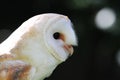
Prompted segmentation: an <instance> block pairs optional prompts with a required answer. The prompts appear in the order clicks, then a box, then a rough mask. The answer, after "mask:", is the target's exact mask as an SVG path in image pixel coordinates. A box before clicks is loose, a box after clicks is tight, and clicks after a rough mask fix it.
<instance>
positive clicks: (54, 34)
mask: <svg viewBox="0 0 120 80" xmlns="http://www.w3.org/2000/svg"><path fill="white" fill-rule="evenodd" d="M41 20H42V23H41V21H40V22H39V24H42V25H44V28H43V29H42V30H43V36H42V37H43V39H44V40H43V41H44V43H45V46H46V48H47V50H48V51H49V53H50V54H51V55H52V56H54V57H55V58H56V59H57V60H60V61H65V60H66V59H67V58H68V56H69V55H72V54H73V47H72V46H74V45H77V39H76V35H75V32H74V30H73V28H72V23H71V21H70V20H69V19H68V17H66V16H63V15H59V14H43V15H42V17H41ZM44 20H45V21H46V22H45V23H44V22H43V21H44ZM39 24H38V27H39ZM40 32H41V31H40Z"/></svg>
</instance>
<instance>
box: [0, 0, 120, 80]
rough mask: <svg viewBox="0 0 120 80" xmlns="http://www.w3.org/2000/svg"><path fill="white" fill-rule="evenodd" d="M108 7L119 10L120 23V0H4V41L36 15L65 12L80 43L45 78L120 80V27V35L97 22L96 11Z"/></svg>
mask: <svg viewBox="0 0 120 80" xmlns="http://www.w3.org/2000/svg"><path fill="white" fill-rule="evenodd" d="M104 7H109V8H111V9H113V10H114V11H115V12H116V15H117V22H116V23H117V26H120V24H119V16H120V1H119V0H1V1H0V42H2V41H3V40H4V39H6V38H7V37H8V35H10V33H11V32H13V31H14V30H15V29H16V28H18V27H19V26H20V25H21V24H22V22H24V21H25V20H27V19H28V18H30V17H32V16H34V15H37V14H41V13H59V14H64V15H67V16H68V17H69V18H70V19H71V21H72V22H73V24H74V26H75V30H76V33H77V36H78V40H79V46H78V47H75V54H74V55H73V56H72V57H70V58H69V59H68V60H67V61H66V62H64V63H62V64H61V65H59V66H58V67H57V68H56V70H55V71H54V72H53V74H52V75H51V76H50V77H49V78H47V79H45V80H90V79H95V80H120V65H118V62H117V59H116V56H117V54H118V51H119V49H120V33H119V30H117V34H114V33H115V32H116V31H115V30H114V31H113V32H112V31H109V30H106V31H105V30H101V29H98V28H97V27H96V25H95V22H94V18H95V15H96V13H97V12H98V11H99V10H100V9H102V8H104ZM113 26H116V25H113Z"/></svg>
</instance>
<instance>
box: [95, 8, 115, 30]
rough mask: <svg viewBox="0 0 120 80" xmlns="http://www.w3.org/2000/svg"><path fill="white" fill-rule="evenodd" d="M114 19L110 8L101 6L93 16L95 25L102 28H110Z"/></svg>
mask: <svg viewBox="0 0 120 80" xmlns="http://www.w3.org/2000/svg"><path fill="white" fill-rule="evenodd" d="M115 20H116V15H115V13H114V11H113V10H112V9H110V8H103V9H102V10H100V11H99V12H98V13H97V15H96V17H95V23H96V25H97V27H98V28H100V29H104V30H106V29H109V28H111V27H112V25H113V24H114V23H115Z"/></svg>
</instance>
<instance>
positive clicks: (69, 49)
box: [63, 45, 74, 56]
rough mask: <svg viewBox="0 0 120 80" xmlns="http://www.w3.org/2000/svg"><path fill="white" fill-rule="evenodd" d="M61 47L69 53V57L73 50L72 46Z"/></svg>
mask: <svg viewBox="0 0 120 80" xmlns="http://www.w3.org/2000/svg"><path fill="white" fill-rule="evenodd" d="M63 47H64V49H65V50H66V51H67V52H68V53H69V55H70V56H71V55H72V54H73V52H74V49H73V47H72V45H64V46H63Z"/></svg>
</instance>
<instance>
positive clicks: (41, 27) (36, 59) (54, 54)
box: [0, 13, 77, 80]
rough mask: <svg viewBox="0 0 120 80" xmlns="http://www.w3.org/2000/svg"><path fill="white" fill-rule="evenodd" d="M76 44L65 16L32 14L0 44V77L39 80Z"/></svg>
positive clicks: (67, 54)
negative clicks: (32, 15)
mask: <svg viewBox="0 0 120 80" xmlns="http://www.w3.org/2000/svg"><path fill="white" fill-rule="evenodd" d="M76 45H77V38H76V34H75V31H74V30H73V27H72V23H71V21H70V19H69V18H68V17H67V16H65V15H62V14H55V13H46V14H40V15H36V16H34V17H32V18H30V19H28V20H27V21H25V22H24V23H23V24H22V25H21V26H20V27H18V29H16V30H15V31H14V32H13V33H12V34H11V35H10V36H9V37H8V38H7V39H6V40H5V41H3V42H2V43H1V44H0V80H43V79H44V78H46V77H49V76H50V75H51V74H52V72H53V71H54V69H55V68H56V67H57V66H58V65H59V64H60V63H62V62H64V61H65V60H66V59H67V58H68V57H69V56H70V55H72V54H73V47H72V46H76Z"/></svg>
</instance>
